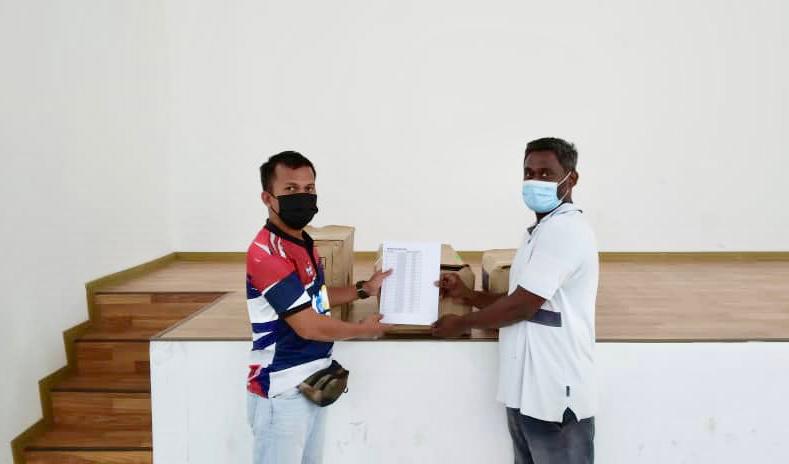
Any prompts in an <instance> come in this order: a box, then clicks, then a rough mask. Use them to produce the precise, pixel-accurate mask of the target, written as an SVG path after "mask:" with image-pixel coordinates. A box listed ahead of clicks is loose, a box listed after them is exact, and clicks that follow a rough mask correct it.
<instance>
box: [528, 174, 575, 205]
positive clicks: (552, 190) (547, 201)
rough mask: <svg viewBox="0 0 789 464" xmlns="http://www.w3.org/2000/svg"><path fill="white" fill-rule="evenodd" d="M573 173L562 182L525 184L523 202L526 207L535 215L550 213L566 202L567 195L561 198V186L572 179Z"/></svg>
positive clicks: (533, 181) (540, 181)
mask: <svg viewBox="0 0 789 464" xmlns="http://www.w3.org/2000/svg"><path fill="white" fill-rule="evenodd" d="M570 174H571V173H569V172H568V173H567V175H566V176H564V179H562V181H561V182H546V181H544V180H527V181H524V182H523V191H522V193H523V202H524V203H526V206H527V207H529V209H530V210H532V211H534V212H535V213H540V214H543V213H549V212H551V211H553V210H555V209H556V208H558V207H559V205H561V204H562V201H564V197H565V196H566V195H567V193H565V194H564V196H562V198H559V194H558V191H559V186H560V185H562V184H563V183H564V181H566V180H567V178H568V177H570Z"/></svg>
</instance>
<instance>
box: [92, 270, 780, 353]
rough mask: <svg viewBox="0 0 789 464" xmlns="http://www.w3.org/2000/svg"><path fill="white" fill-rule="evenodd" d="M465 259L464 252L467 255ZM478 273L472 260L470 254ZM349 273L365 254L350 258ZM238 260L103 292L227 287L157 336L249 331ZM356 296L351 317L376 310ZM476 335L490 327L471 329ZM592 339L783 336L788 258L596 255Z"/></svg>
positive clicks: (164, 273) (363, 273)
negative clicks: (598, 269) (598, 271)
mask: <svg viewBox="0 0 789 464" xmlns="http://www.w3.org/2000/svg"><path fill="white" fill-rule="evenodd" d="M467 261H469V260H467ZM469 263H470V264H471V265H472V268H473V269H474V270H475V273H476V274H477V276H478V277H477V282H478V285H479V282H481V279H480V278H479V274H480V272H481V270H480V263H479V260H475V261H469ZM354 271H355V272H354V274H355V279H363V278H366V277H368V276H369V275H370V273H371V271H372V262H371V261H370V260H357V262H356V263H355V267H354ZM244 276H245V271H244V264H243V263H241V262H237V263H228V262H224V263H219V262H187V261H180V262H175V263H173V264H172V265H170V266H168V267H166V268H164V269H161V270H159V271H156V272H153V273H151V274H149V275H146V276H144V277H141V278H138V279H134V280H132V281H129V282H126V283H124V284H121V285H116V286H113V287H108V288H105V289H103V291H105V292H110V293H113V292H114V293H117V292H229V294H227V295H226V296H224V297H222V298H220V299H219V300H217V301H216V302H215V303H214V304H213V305H211V306H210V307H208V308H206V309H205V310H204V311H202V312H200V313H198V314H197V315H196V316H195V317H192V318H191V319H189V320H187V321H185V322H182V323H181V324H178V325H176V326H175V327H174V328H172V329H171V330H169V331H166V332H165V333H163V334H162V335H160V337H159V338H163V339H223V340H224V339H230V340H235V339H244V340H245V339H249V326H248V320H247V315H246V306H245V304H244V293H243V292H244V282H245V277H244ZM375 311H376V308H375V301H374V299H372V298H371V299H369V300H366V301H363V302H359V303H357V304H356V305H355V306H354V308H353V310H352V312H351V318H352V319H354V320H358V319H361V318H363V317H364V316H365V315H367V314H370V313H372V312H375ZM474 336H475V337H476V338H483V339H484V338H489V337H490V334H486V333H475V334H474ZM597 339H598V341H601V342H610V341H649V342H654V341H742V340H789V260H783V261H782V260H776V261H744V260H741V259H731V260H724V259H715V260H706V259H697V258H693V257H688V258H681V257H680V258H672V259H647V260H644V259H641V258H638V257H636V258H633V259H626V258H624V259H617V260H616V261H604V262H603V263H601V275H600V288H599V293H598V304H597Z"/></svg>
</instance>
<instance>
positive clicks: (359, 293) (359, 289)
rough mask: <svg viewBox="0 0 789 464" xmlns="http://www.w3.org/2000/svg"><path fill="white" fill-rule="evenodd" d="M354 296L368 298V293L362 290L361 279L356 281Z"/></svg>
mask: <svg viewBox="0 0 789 464" xmlns="http://www.w3.org/2000/svg"><path fill="white" fill-rule="evenodd" d="M356 296H358V297H359V299H360V300H366V299H367V298H370V294H369V293H367V292H365V291H364V281H363V280H360V281H358V282H356Z"/></svg>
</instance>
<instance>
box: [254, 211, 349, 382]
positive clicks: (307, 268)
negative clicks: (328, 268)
mask: <svg viewBox="0 0 789 464" xmlns="http://www.w3.org/2000/svg"><path fill="white" fill-rule="evenodd" d="M319 263H320V258H319V256H318V253H317V251H316V250H315V247H314V246H313V241H312V238H311V237H310V236H309V235H308V234H307V233H306V232H305V233H304V235H303V239H302V240H299V239H297V238H294V237H291V236H289V235H288V234H286V233H285V232H283V231H282V230H281V229H279V228H278V227H277V226H275V225H274V224H272V223H271V222H268V223H266V226H265V227H264V228H263V229H262V230H261V231H260V232H259V233H258V235H257V237H255V240H254V241H253V242H252V244H251V245H250V246H249V249H248V250H247V309H248V310H249V320H250V322H251V323H252V352H251V353H250V364H249V377H248V379H247V389H248V390H249V391H250V392H252V393H255V394H257V395H260V396H263V397H272V396H276V395H278V394H280V393H282V392H284V391H286V390H288V389H290V388H293V387H295V386H297V385H298V384H300V383H301V382H302V381H303V380H304V379H306V378H307V377H309V376H310V375H312V374H314V373H315V372H317V371H319V370H321V369H324V368H326V367H328V366H329V365H330V364H331V353H332V347H333V345H334V344H333V343H327V342H318V341H314V340H307V339H304V338H302V337H300V336H299V335H298V334H297V333H296V332H295V331H294V330H293V328H291V327H290V325H289V324H288V323H287V317H288V316H289V315H292V314H294V313H296V312H299V311H303V310H312V311H315V312H317V313H318V314H320V315H324V316H329V315H330V313H329V309H328V308H326V307H324V303H323V298H322V293H321V289H322V287H323V285H324V282H325V280H324V273H323V269H322V267H321V266H320V264H319Z"/></svg>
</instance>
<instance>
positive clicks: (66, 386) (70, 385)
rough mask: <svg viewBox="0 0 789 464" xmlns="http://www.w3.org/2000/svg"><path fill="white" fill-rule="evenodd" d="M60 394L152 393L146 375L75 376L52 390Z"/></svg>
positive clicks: (148, 376)
mask: <svg viewBox="0 0 789 464" xmlns="http://www.w3.org/2000/svg"><path fill="white" fill-rule="evenodd" d="M52 391H60V392H91V391H98V392H114V393H150V392H151V377H150V375H146V374H79V373H76V374H73V375H71V376H69V377H67V378H66V379H64V380H63V381H62V382H60V383H58V384H57V385H55V386H54V387H53V388H52Z"/></svg>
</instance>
